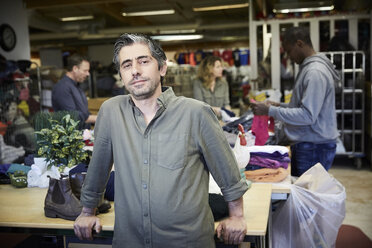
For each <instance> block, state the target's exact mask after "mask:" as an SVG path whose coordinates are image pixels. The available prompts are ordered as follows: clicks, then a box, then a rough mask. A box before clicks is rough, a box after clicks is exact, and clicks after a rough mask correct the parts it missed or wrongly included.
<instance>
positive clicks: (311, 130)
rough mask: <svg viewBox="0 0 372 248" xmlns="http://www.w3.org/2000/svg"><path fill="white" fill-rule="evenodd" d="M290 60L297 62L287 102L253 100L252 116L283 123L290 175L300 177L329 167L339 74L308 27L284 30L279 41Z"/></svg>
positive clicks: (333, 136)
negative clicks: (315, 44)
mask: <svg viewBox="0 0 372 248" xmlns="http://www.w3.org/2000/svg"><path fill="white" fill-rule="evenodd" d="M282 45H283V48H284V50H285V52H287V54H288V56H289V57H290V59H291V60H292V61H294V62H295V63H297V64H299V65H300V70H299V72H298V75H297V77H296V83H295V86H294V89H293V93H292V98H291V100H290V102H289V103H288V104H284V103H275V102H271V101H267V102H264V103H263V102H261V103H252V104H251V106H252V109H253V112H254V114H255V115H269V116H272V117H274V118H275V119H277V120H280V121H282V122H283V123H284V132H285V134H286V135H287V137H288V139H289V140H290V141H291V153H292V157H291V174H292V175H293V176H300V175H302V174H303V173H304V172H305V171H307V170H308V169H309V168H310V167H312V166H313V165H315V164H316V163H318V162H320V163H321V164H322V165H323V167H324V168H325V169H326V170H328V169H329V168H330V167H331V165H332V163H333V159H334V156H335V153H336V139H337V137H338V135H339V134H338V131H337V120H336V111H335V89H334V83H335V81H337V80H339V75H338V73H337V72H336V70H335V69H334V65H333V64H332V63H331V62H330V60H329V59H328V58H327V57H326V56H325V55H323V54H317V53H316V52H315V51H314V48H313V46H312V43H311V40H310V35H309V32H308V30H307V29H305V28H302V27H292V28H289V29H287V30H286V32H285V34H284V36H283V42H282Z"/></svg>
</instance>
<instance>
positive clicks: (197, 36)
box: [151, 34, 204, 41]
mask: <svg viewBox="0 0 372 248" xmlns="http://www.w3.org/2000/svg"><path fill="white" fill-rule="evenodd" d="M151 37H152V38H153V39H155V40H160V41H173V40H199V39H203V37H204V36H203V35H200V34H189V35H154V36H151Z"/></svg>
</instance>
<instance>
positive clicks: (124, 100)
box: [102, 95, 129, 108]
mask: <svg viewBox="0 0 372 248" xmlns="http://www.w3.org/2000/svg"><path fill="white" fill-rule="evenodd" d="M128 100H129V95H119V96H114V97H111V98H109V99H107V100H105V101H104V102H103V103H102V106H103V107H105V108H112V107H114V106H119V105H120V104H129V101H128Z"/></svg>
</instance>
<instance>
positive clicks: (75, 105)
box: [52, 75, 90, 129]
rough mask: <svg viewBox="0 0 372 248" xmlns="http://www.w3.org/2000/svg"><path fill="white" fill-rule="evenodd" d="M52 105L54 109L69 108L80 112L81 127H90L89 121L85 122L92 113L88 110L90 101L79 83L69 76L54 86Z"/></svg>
mask: <svg viewBox="0 0 372 248" xmlns="http://www.w3.org/2000/svg"><path fill="white" fill-rule="evenodd" d="M52 105H53V109H54V111H61V110H68V111H77V112H78V113H79V119H80V125H79V126H80V127H82V128H88V129H89V128H90V124H89V123H85V121H86V119H88V117H89V115H90V113H89V110H88V101H87V98H86V96H85V93H84V91H83V90H82V89H81V88H80V87H79V86H78V83H77V82H75V81H74V80H72V79H71V78H70V77H68V76H66V75H65V76H64V77H63V78H62V79H61V80H59V81H58V83H57V84H56V85H54V87H53V91H52Z"/></svg>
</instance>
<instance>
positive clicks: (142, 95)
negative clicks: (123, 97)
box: [124, 79, 160, 100]
mask: <svg viewBox="0 0 372 248" xmlns="http://www.w3.org/2000/svg"><path fill="white" fill-rule="evenodd" d="M146 81H147V82H148V83H150V86H149V87H147V85H144V87H143V88H146V89H147V90H145V91H143V88H141V89H139V91H140V92H136V88H135V87H128V86H127V84H124V85H125V88H126V90H127V91H128V92H129V93H130V94H131V95H132V96H133V98H134V99H136V100H144V99H148V98H150V97H152V96H153V95H154V94H155V92H156V89H157V88H158V87H159V84H160V81H157V82H155V83H151V82H152V81H149V79H146Z"/></svg>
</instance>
